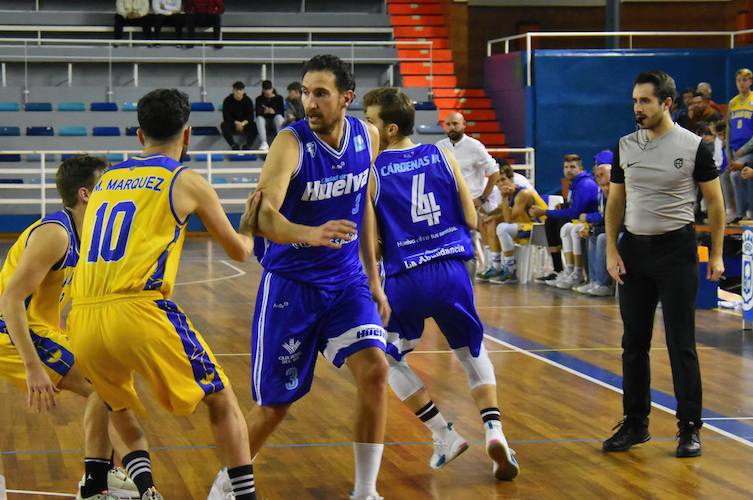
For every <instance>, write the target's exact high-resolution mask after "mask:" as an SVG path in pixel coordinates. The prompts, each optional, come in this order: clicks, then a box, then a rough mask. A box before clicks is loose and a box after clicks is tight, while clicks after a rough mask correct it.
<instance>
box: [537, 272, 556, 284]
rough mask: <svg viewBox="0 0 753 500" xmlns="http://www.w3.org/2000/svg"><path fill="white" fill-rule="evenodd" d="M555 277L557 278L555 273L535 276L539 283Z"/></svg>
mask: <svg viewBox="0 0 753 500" xmlns="http://www.w3.org/2000/svg"><path fill="white" fill-rule="evenodd" d="M556 279H557V273H549V274H547V275H545V276H539V277H538V278H536V281H538V282H539V283H544V282H546V281H550V280H556Z"/></svg>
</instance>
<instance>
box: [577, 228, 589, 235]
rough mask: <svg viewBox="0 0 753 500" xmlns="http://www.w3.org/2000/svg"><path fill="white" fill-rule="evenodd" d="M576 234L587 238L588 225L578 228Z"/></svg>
mask: <svg viewBox="0 0 753 500" xmlns="http://www.w3.org/2000/svg"><path fill="white" fill-rule="evenodd" d="M578 236H580V237H581V238H588V226H583V227H582V228H580V231H578Z"/></svg>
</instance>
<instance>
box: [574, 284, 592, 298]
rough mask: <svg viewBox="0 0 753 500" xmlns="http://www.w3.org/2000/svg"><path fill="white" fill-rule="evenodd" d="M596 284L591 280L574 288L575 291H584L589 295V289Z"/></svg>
mask: <svg viewBox="0 0 753 500" xmlns="http://www.w3.org/2000/svg"><path fill="white" fill-rule="evenodd" d="M594 286H596V283H592V282H590V281H589V282H588V283H586V284H585V285H579V286H576V287H575V288H573V291H574V292H577V293H583V294H586V295H588V293H589V290H591V289H592V288H593V287H594Z"/></svg>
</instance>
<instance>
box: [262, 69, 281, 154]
mask: <svg viewBox="0 0 753 500" xmlns="http://www.w3.org/2000/svg"><path fill="white" fill-rule="evenodd" d="M283 113H285V103H284V102H283V100H282V96H281V95H277V91H276V90H275V89H274V87H273V86H272V82H270V81H269V80H264V81H263V82H261V95H260V96H259V97H257V98H256V129H257V131H258V133H259V140H261V144H260V145H259V149H261V150H262V151H268V150H269V143H268V142H267V125H268V124H269V125H274V129H275V133H277V132H279V131H280V129H281V128H282V127H283V125H285V117H284V116H283Z"/></svg>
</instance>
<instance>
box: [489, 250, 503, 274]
mask: <svg viewBox="0 0 753 500" xmlns="http://www.w3.org/2000/svg"><path fill="white" fill-rule="evenodd" d="M489 255H490V256H491V261H490V262H491V263H492V266H493V267H494V269H495V270H496V271H499V270H500V269H502V254H501V253H500V252H489Z"/></svg>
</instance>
